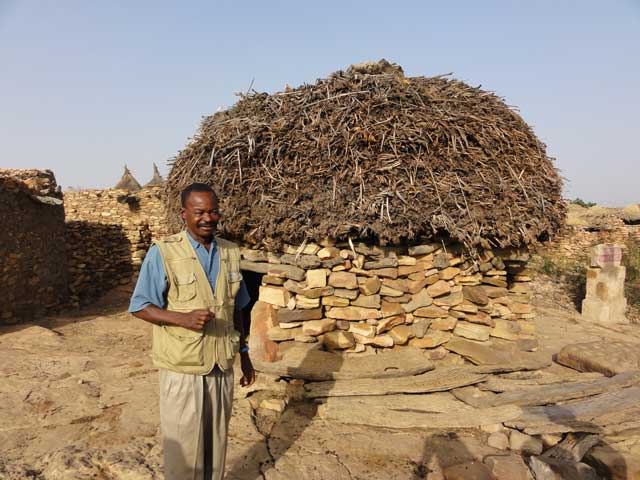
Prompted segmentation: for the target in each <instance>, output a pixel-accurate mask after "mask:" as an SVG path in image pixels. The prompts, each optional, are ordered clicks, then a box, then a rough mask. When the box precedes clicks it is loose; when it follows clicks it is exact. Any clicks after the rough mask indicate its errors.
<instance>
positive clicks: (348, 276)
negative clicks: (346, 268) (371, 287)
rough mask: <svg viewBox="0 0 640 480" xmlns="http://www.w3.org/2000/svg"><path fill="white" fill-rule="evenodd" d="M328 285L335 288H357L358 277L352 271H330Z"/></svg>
mask: <svg viewBox="0 0 640 480" xmlns="http://www.w3.org/2000/svg"><path fill="white" fill-rule="evenodd" d="M329 285H331V286H332V287H335V288H347V289H350V290H355V289H357V288H358V279H357V277H356V275H355V274H354V273H350V272H331V274H330V275H329Z"/></svg>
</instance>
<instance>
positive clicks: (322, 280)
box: [307, 268, 329, 288]
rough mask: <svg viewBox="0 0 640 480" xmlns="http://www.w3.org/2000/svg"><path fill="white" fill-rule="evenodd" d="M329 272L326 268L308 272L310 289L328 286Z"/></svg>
mask: <svg viewBox="0 0 640 480" xmlns="http://www.w3.org/2000/svg"><path fill="white" fill-rule="evenodd" d="M328 274H329V271H328V270H327V269H324V268H317V269H313V270H307V285H308V286H309V288H322V287H326V286H327V275H328Z"/></svg>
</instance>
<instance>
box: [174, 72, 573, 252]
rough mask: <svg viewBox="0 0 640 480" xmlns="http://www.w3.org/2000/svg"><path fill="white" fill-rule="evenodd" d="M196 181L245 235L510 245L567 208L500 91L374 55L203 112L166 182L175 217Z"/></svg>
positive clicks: (540, 232) (549, 224) (554, 224)
mask: <svg viewBox="0 0 640 480" xmlns="http://www.w3.org/2000/svg"><path fill="white" fill-rule="evenodd" d="M194 181H200V182H206V183H209V184H210V185H211V186H212V187H213V188H214V189H215V190H216V191H218V193H219V194H220V197H221V200H222V206H223V214H224V215H225V217H226V220H225V221H224V223H223V225H221V227H222V229H223V230H224V233H225V234H226V235H228V236H230V237H234V238H237V239H244V240H247V241H250V242H266V243H269V242H276V243H278V242H282V241H285V242H290V243H295V242H297V243H299V242H302V241H304V240H305V239H309V240H311V239H313V240H321V239H323V238H325V237H331V238H336V239H346V238H347V237H351V238H356V237H359V238H364V239H373V240H376V241H379V242H381V243H401V242H403V241H415V240H417V238H418V237H420V236H422V237H425V236H427V237H428V236H432V235H434V234H436V233H441V232H448V233H449V234H450V235H451V236H452V237H454V238H455V239H457V240H460V241H462V242H463V243H464V244H465V245H466V246H467V247H468V248H470V249H474V248H475V247H478V246H485V247H486V246H489V245H500V246H508V245H514V246H520V245H523V244H528V243H530V242H532V241H534V240H536V239H538V238H541V237H546V236H547V235H548V234H550V233H553V232H555V231H556V230H557V229H558V228H559V226H560V225H561V223H562V219H563V216H564V208H565V207H564V204H563V203H562V201H561V195H560V191H561V180H560V177H559V175H558V172H557V171H556V169H555V168H554V166H553V163H552V161H551V159H550V158H549V157H547V155H546V152H545V145H544V144H543V143H541V142H540V141H539V140H538V139H537V138H536V136H535V135H534V134H533V132H532V131H531V129H530V128H529V127H528V126H527V124H526V123H525V122H524V121H523V120H522V118H520V116H519V115H518V114H517V113H515V112H514V111H513V110H512V109H511V108H509V107H508V106H507V105H505V103H504V102H503V101H502V100H501V99H500V98H498V97H497V96H496V95H494V94H492V93H489V92H486V91H483V90H481V89H480V88H474V87H470V86H469V85H466V84H465V83H463V82H460V81H457V80H452V79H449V78H446V77H442V76H441V77H433V78H425V77H405V76H404V75H403V72H402V69H401V68H399V67H397V66H395V65H391V64H389V63H388V62H386V61H384V60H383V61H381V62H379V63H377V64H376V63H368V64H364V65H360V66H352V67H350V68H349V69H348V70H347V71H346V72H343V71H338V72H336V73H334V74H332V75H331V76H330V77H329V78H327V79H320V80H318V81H317V82H316V83H315V84H314V85H302V86H301V87H298V88H295V89H287V90H286V91H284V92H280V93H275V94H272V95H269V94H266V93H250V94H248V95H243V96H242V98H241V99H240V100H239V101H238V103H237V104H236V105H234V106H233V107H232V108H230V109H229V110H226V111H223V112H219V113H216V114H215V115H212V116H210V117H206V118H205V119H204V121H203V122H202V125H201V127H200V129H199V131H198V132H197V134H196V135H195V137H194V138H193V139H192V140H191V142H190V143H189V145H187V147H186V148H185V149H184V150H183V151H181V152H180V153H179V155H178V156H177V157H176V159H175V160H174V163H173V167H172V169H171V172H170V174H169V178H168V179H167V193H168V199H169V200H168V201H169V215H170V220H172V221H173V222H174V226H175V227H177V226H178V223H177V221H178V216H177V212H178V210H179V195H178V194H179V191H180V190H181V189H182V188H184V187H185V186H186V185H188V184H189V183H191V182H194Z"/></svg>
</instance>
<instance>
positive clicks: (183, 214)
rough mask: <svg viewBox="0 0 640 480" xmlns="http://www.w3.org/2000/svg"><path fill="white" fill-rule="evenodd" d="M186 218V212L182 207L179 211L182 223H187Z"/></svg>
mask: <svg viewBox="0 0 640 480" xmlns="http://www.w3.org/2000/svg"><path fill="white" fill-rule="evenodd" d="M186 216H187V211H186V210H185V208H184V207H182V208H181V209H180V218H181V219H182V221H183V222H186V221H187V219H186Z"/></svg>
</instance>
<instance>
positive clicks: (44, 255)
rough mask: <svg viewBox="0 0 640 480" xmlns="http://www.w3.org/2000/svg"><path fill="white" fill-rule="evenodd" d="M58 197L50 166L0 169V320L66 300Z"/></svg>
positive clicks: (33, 314)
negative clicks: (47, 168) (29, 168)
mask: <svg viewBox="0 0 640 480" xmlns="http://www.w3.org/2000/svg"><path fill="white" fill-rule="evenodd" d="M61 199H62V194H61V193H60V190H59V188H58V186H57V185H56V181H55V177H54V175H53V173H52V172H51V171H40V170H8V169H0V218H2V220H3V225H2V228H1V229H0V259H1V263H0V286H1V287H2V295H1V296H0V323H5V324H10V323H18V322H25V321H30V320H33V319H36V318H37V317H40V316H42V315H44V314H46V313H47V312H48V311H51V310H54V309H56V308H58V307H60V306H61V305H62V304H63V303H64V301H65V300H66V294H67V270H66V251H65V245H64V233H65V225H64V207H63V204H62V200H61Z"/></svg>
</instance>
